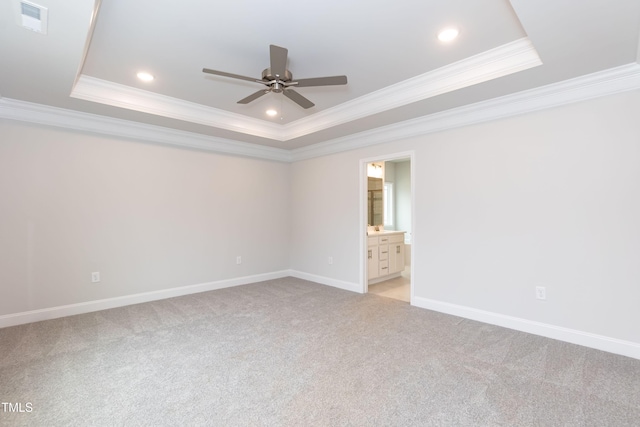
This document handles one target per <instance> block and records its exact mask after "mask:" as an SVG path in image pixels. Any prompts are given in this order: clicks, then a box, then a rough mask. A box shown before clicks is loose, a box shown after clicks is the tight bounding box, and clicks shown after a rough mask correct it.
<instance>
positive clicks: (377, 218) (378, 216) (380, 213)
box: [367, 177, 384, 225]
mask: <svg viewBox="0 0 640 427" xmlns="http://www.w3.org/2000/svg"><path fill="white" fill-rule="evenodd" d="M382 190H383V183H382V178H372V177H369V182H368V187H367V210H368V216H367V222H368V224H369V225H382V224H384V202H383V193H382Z"/></svg>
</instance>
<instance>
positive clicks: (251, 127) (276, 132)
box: [71, 74, 282, 140]
mask: <svg viewBox="0 0 640 427" xmlns="http://www.w3.org/2000/svg"><path fill="white" fill-rule="evenodd" d="M71 97H72V98H78V99H83V100H85V101H91V102H97V103H100V104H106V105H111V106H113V107H119V108H126V109H128V110H135V111H140V112H143V113H149V114H154V115H157V116H162V117H169V118H172V119H178V120H184V121H187V122H191V123H198V124H202V125H207V126H213V127H217V128H221V129H226V130H230V131H234V132H240V133H244V134H247V135H254V136H259V137H262V138H269V139H274V140H282V136H281V135H282V128H281V125H278V124H274V123H270V122H266V121H263V120H258V119H254V118H252V117H247V116H244V115H241V114H236V113H231V112H228V111H224V110H220V109H218V108H213V107H208V106H206V105H202V104H197V103H195V102H188V101H184V100H182V99H178V98H172V97H170V96H165V95H160V94H157V93H153V92H149V91H146V90H142V89H138V88H134V87H130V86H125V85H121V84H118V83H113V82H109V81H106V80H102V79H98V78H96V77H91V76H87V75H85V74H83V75H81V76H80V77H79V78H78V80H77V82H76V84H75V85H74V87H73V90H72V91H71Z"/></svg>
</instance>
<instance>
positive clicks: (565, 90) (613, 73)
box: [292, 63, 640, 162]
mask: <svg viewBox="0 0 640 427" xmlns="http://www.w3.org/2000/svg"><path fill="white" fill-rule="evenodd" d="M639 89H640V65H639V64H637V63H631V64H627V65H623V66H620V67H615V68H611V69H608V70H605V71H600V72H596V73H593V74H588V75H585V76H581V77H577V78H574V79H570V80H565V81H562V82H558V83H553V84H550V85H547V86H542V87H539V88H535V89H530V90H526V91H522V92H518V93H515V94H512V95H506V96H503V97H500V98H495V99H491V100H488V101H482V102H478V103H475V104H471V105H468V106H463V107H458V108H453V109H451V110H447V111H442V112H439V113H435V114H431V115H428V116H424V117H419V118H416V119H412V120H407V121H404V122H400V123H394V124H392V125H388V126H384V127H380V128H377V129H372V130H368V131H365V132H360V133H357V134H353V135H349V136H346V137H342V138H336V139H333V140H330V141H326V142H323V143H319V144H315V145H311V146H308V147H301V148H297V149H294V150H292V155H293V159H292V160H293V161H294V162H295V161H299V160H305V159H310V158H314V157H320V156H326V155H330V154H335V153H339V152H343V151H349V150H354V149H358V148H363V147H368V146H371V145H377V144H382V143H385V142H393V141H398V140H402V139H406V138H411V137H416V136H421V135H427V134H430V133H435V132H441V131H445V130H449V129H454V128H459V127H462V126H468V125H473V124H477V123H483V122H488V121H493V120H499V119H503V118H507V117H512V116H516V115H522V114H526V113H531V112H535V111H539V110H545V109H549V108H554V107H559V106H562V105H566V104H571V103H575V102H580V101H586V100H589V99H593V98H598V97H602V96H606V95H613V94H616V93H620V92H627V91H631V90H639Z"/></svg>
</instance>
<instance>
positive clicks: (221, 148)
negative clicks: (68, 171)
mask: <svg viewBox="0 0 640 427" xmlns="http://www.w3.org/2000/svg"><path fill="white" fill-rule="evenodd" d="M0 118H4V119H10V120H16V121H22V122H29V123H36V124H40V125H45V126H52V127H58V128H64V129H71V130H75V131H81V132H90V133H97V134H102V135H110V136H116V137H120V138H129V139H135V140H138V141H144V142H153V143H160V144H167V145H175V146H179V147H186V148H195V149H198V150H206V151H213V152H216V153H223V154H231V155H236V156H243V157H256V158H260V159H266V160H275V161H279V162H290V161H291V152H290V151H289V150H284V149H282V148H273V147H266V146H263V145H258V144H250V143H247V142H240V141H233V140H229V139H224V138H216V137H212V136H206V135H201V134H197V133H192V132H186V131H180V130H175V129H169V128H165V127H161V126H154V125H148V124H143V123H137V122H132V121H128V120H122V119H114V118H111V117H105V116H100V115H96V114H89V113H82V112H78V111H72V110H67V109H63V108H57V107H50V106H47V105H41V104H34V103H31V102H25V101H19V100H15V99H10V98H0Z"/></svg>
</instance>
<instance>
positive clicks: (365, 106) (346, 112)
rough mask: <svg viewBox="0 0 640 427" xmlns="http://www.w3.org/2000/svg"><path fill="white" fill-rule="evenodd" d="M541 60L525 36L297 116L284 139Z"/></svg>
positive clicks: (462, 86)
mask: <svg viewBox="0 0 640 427" xmlns="http://www.w3.org/2000/svg"><path fill="white" fill-rule="evenodd" d="M541 64H542V61H541V60H540V57H539V56H538V52H537V51H536V49H535V48H534V46H533V44H532V43H531V41H530V40H529V39H528V38H526V37H524V38H522V39H519V40H515V41H513V42H510V43H506V44H504V45H502V46H498V47H496V48H494V49H490V50H488V51H486V52H482V53H480V54H478V55H474V56H471V57H469V58H466V59H463V60H460V61H458V62H454V63H453V64H449V65H445V66H444V67H440V68H438V69H435V70H432V71H429V72H427V73H424V74H421V75H419V76H416V77H413V78H410V79H407V80H404V81H401V82H399V83H396V84H393V85H389V86H387V87H385V88H383V89H380V90H377V91H375V92H372V93H369V94H367V95H364V96H361V97H359V98H356V99H353V100H351V101H347V102H345V103H343V104H340V105H337V106H335V107H333V108H328V109H326V110H323V111H320V112H318V113H316V114H313V115H311V116H308V117H305V118H302V119H299V120H296V121H295V122H293V123H289V124H287V125H285V126H284V134H283V140H285V141H288V140H290V139H294V138H299V137H301V136H304V135H308V134H311V133H314V132H318V131H321V130H324V129H328V128H332V127H334V126H337V125H340V124H343V123H348V122H351V121H354V120H357V119H361V118H363V117H367V116H371V115H373V114H377V113H380V112H383V111H387V110H390V109H393V108H397V107H401V106H403V105H407V104H411V103H413V102H417V101H421V100H424V99H427V98H432V97H434V96H438V95H442V94H444V93H448V92H452V91H454V90H458V89H462V88H465V87H469V86H473V85H476V84H479V83H482V82H486V81H489V80H493V79H497V78H499V77H504V76H506V75H509V74H513V73H517V72H519V71H523V70H526V69H529V68H532V67H537V66H539V65H541Z"/></svg>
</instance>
